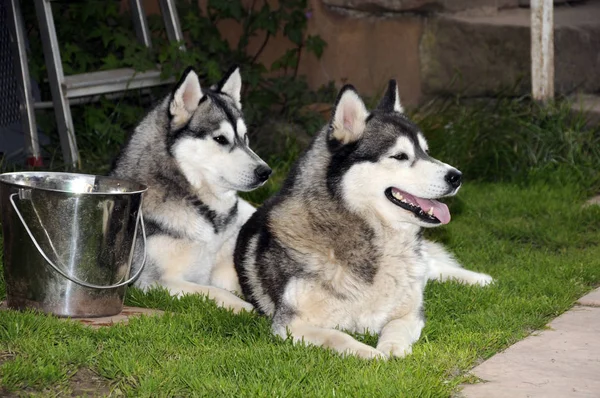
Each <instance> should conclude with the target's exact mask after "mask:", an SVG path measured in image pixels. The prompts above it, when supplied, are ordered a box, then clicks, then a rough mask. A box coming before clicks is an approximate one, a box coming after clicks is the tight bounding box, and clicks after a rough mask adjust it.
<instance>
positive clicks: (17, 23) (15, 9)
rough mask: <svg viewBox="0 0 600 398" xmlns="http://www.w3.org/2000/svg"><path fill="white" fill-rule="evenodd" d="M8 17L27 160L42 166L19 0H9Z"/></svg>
mask: <svg viewBox="0 0 600 398" xmlns="http://www.w3.org/2000/svg"><path fill="white" fill-rule="evenodd" d="M7 4H8V19H9V24H10V31H11V33H12V40H11V41H12V43H13V48H14V50H16V51H15V52H16V54H17V56H16V57H14V58H15V68H16V72H17V74H18V75H19V79H17V86H18V90H19V96H20V100H21V101H19V102H20V104H19V110H20V112H21V123H22V125H23V131H24V132H25V145H26V151H27V154H28V155H29V157H28V159H27V162H28V163H29V165H30V166H41V165H42V156H41V152H40V145H39V142H38V134H37V127H36V122H35V110H34V100H33V96H32V92H31V80H30V79H29V67H28V63H27V51H26V46H25V30H24V23H23V17H22V14H21V7H20V5H19V0H8V2H7Z"/></svg>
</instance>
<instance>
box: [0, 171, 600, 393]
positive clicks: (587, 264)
mask: <svg viewBox="0 0 600 398" xmlns="http://www.w3.org/2000/svg"><path fill="white" fill-rule="evenodd" d="M582 199H583V196H582V194H581V189H580V187H579V186H575V185H573V184H567V185H561V184H554V185H549V184H547V183H545V182H541V183H534V184H530V185H528V186H521V187H519V186H517V185H514V184H505V183H495V184H487V183H472V184H468V185H467V186H465V188H464V190H462V191H461V192H460V195H459V196H458V197H457V198H455V199H454V200H452V201H451V203H450V207H451V212H452V213H453V217H454V218H453V221H452V222H451V223H450V224H449V225H448V226H446V227H443V228H440V229H436V230H434V231H431V232H432V233H430V234H429V235H430V236H431V237H432V238H434V239H436V240H439V241H441V242H444V243H445V244H446V245H447V246H448V247H449V248H451V249H452V250H453V251H454V252H455V254H456V256H457V257H458V259H459V260H460V261H461V262H462V263H463V264H464V265H465V266H466V267H468V268H471V269H474V270H478V271H484V272H487V273H490V274H491V275H493V276H494V277H495V278H496V280H497V283H496V284H495V285H493V286H490V287H486V288H478V287H470V286H461V285H458V284H455V283H430V284H429V285H428V287H427V291H426V316H427V323H426V327H425V329H424V330H423V334H422V337H421V339H420V340H419V341H418V342H417V343H416V344H415V346H414V353H413V355H411V356H409V357H407V358H405V359H398V360H391V361H389V362H368V361H362V360H358V359H355V358H342V357H340V356H338V355H336V354H333V353H332V352H329V351H326V350H323V349H320V348H315V347H303V346H293V345H292V344H291V342H289V341H283V340H281V339H278V338H275V337H273V336H272V335H271V334H270V331H269V322H268V320H267V319H266V318H263V317H260V316H258V315H256V314H253V313H252V314H248V313H244V314H241V315H233V314H231V313H229V312H227V311H225V310H222V309H219V308H217V307H216V306H215V305H214V304H212V303H211V302H208V301H205V300H203V299H202V298H200V297H197V296H193V297H185V298H183V299H181V300H177V299H173V298H170V297H169V296H168V295H167V294H165V292H163V291H158V290H157V291H153V292H150V293H148V294H143V293H141V292H140V291H137V290H134V289H130V290H129V293H128V296H127V303H128V304H130V305H137V306H145V307H156V308H161V309H164V310H166V311H167V313H166V314H165V315H164V316H162V317H155V318H153V317H143V318H140V319H133V320H132V321H131V322H130V324H129V325H126V326H122V325H117V326H113V327H111V328H104V329H100V330H91V329H88V328H86V327H83V326H81V325H79V324H77V323H75V322H72V321H62V320H58V319H56V318H54V317H51V316H44V315H38V314H34V313H17V312H5V313H2V314H1V315H0V362H1V361H2V360H1V358H3V357H5V358H7V360H5V362H3V363H2V364H1V365H0V383H1V386H2V388H3V389H4V391H5V392H7V391H12V392H17V391H20V390H23V389H24V388H25V387H28V389H27V390H26V391H27V392H28V393H36V392H39V393H41V394H44V395H52V394H57V393H58V394H59V395H60V394H62V393H66V392H68V391H69V390H70V389H72V388H73V384H72V383H71V382H70V379H71V378H74V377H76V374H77V371H78V370H79V369H89V370H91V371H92V372H93V373H95V374H97V375H99V376H100V377H101V378H102V379H104V380H105V384H106V391H112V393H113V394H115V395H118V394H125V395H131V396H153V397H154V396H182V395H198V396H210V397H214V396H265V397H272V396H298V397H299V396H302V397H305V396H411V397H412V396H419V397H427V396H434V397H439V396H449V395H450V394H452V392H454V391H456V390H457V388H458V385H459V384H460V383H462V382H466V381H469V380H470V379H471V378H470V377H468V376H466V375H465V374H466V372H467V371H468V370H469V369H470V368H472V367H473V366H474V365H475V364H477V363H478V362H479V361H481V360H482V359H485V358H488V357H490V356H491V355H493V354H494V353H496V352H497V351H499V350H501V349H503V348H505V347H507V346H508V345H510V344H511V343H514V342H516V341H517V340H519V339H521V338H523V337H524V336H526V335H527V334H528V333H530V332H531V331H532V330H535V329H539V328H542V327H543V326H544V325H545V324H546V323H547V321H548V320H549V319H551V318H553V317H555V316H557V315H559V314H560V313H562V312H563V311H565V310H567V309H568V308H569V307H570V306H572V304H573V303H574V301H575V300H576V299H577V298H578V297H579V296H581V295H583V294H584V293H586V292H587V291H589V290H590V289H591V288H592V287H594V286H597V285H598V283H599V281H600V246H598V242H600V223H598V219H599V218H600V208H597V207H596V208H589V209H587V210H582V208H581V206H580V205H581V203H582ZM358 337H359V338H360V339H362V340H363V341H365V342H367V343H368V344H374V343H375V341H376V339H375V337H374V336H368V335H367V336H358ZM2 354H3V355H2ZM0 392H2V390H0Z"/></svg>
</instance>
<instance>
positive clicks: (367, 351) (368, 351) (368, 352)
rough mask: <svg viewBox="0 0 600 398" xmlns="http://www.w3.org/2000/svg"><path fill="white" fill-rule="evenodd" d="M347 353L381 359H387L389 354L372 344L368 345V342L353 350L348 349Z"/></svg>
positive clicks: (364, 357) (363, 357) (365, 357)
mask: <svg viewBox="0 0 600 398" xmlns="http://www.w3.org/2000/svg"><path fill="white" fill-rule="evenodd" d="M346 353H347V354H350V355H355V356H357V357H359V358H362V359H380V360H386V359H387V356H386V355H385V354H384V353H383V352H381V351H379V350H377V349H375V348H373V347H371V346H368V345H366V344H365V345H364V346H363V347H360V348H356V349H353V350H348V351H346Z"/></svg>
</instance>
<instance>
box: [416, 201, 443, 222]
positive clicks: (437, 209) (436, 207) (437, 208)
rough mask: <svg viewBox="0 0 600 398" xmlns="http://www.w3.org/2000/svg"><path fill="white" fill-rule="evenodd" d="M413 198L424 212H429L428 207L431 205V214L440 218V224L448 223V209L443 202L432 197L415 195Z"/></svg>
mask: <svg viewBox="0 0 600 398" xmlns="http://www.w3.org/2000/svg"><path fill="white" fill-rule="evenodd" d="M414 198H415V199H416V200H417V203H418V204H419V207H420V208H421V209H423V211H424V212H425V213H427V212H429V209H431V208H432V207H433V215H434V216H435V217H436V218H437V219H438V220H440V222H441V223H442V224H448V223H449V222H450V211H448V206H446V205H445V204H444V203H442V202H438V201H437V200H433V199H421V198H417V197H416V196H415V197H414Z"/></svg>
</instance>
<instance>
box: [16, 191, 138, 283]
mask: <svg viewBox="0 0 600 398" xmlns="http://www.w3.org/2000/svg"><path fill="white" fill-rule="evenodd" d="M21 194H22V193H21V190H19V193H13V194H12V195H10V197H9V199H10V203H11V204H12V207H13V209H15V211H16V212H17V216H19V219H20V220H21V223H22V224H23V227H25V230H26V231H27V234H28V235H29V238H31V241H32V242H33V244H34V245H35V247H36V248H37V249H38V252H40V254H41V255H42V257H44V259H45V260H46V262H48V264H50V266H51V267H52V268H54V270H55V271H56V272H58V273H59V274H61V275H62V276H64V277H65V278H67V279H68V280H70V281H71V282H74V283H76V284H78V285H80V286H83V287H89V288H92V289H115V288H117V287H121V286H125V285H128V284H130V283H131V282H133V281H134V280H136V279H137V277H138V276H140V274H141V273H142V271H143V270H144V266H145V265H146V254H147V253H146V247H147V246H146V228H144V216H143V215H142V209H141V207H140V210H139V216H138V218H139V221H140V224H141V226H142V238H143V241H144V258H143V260H142V265H141V266H140V269H139V270H138V272H136V274H135V275H134V276H133V277H131V278H129V279H128V280H126V281H125V282H121V283H117V284H116V285H110V286H102V285H94V284H92V283H87V282H84V281H82V280H80V279H78V278H76V277H74V276H71V275H69V274H67V273H66V272H64V271H63V270H61V269H60V268H59V267H57V266H56V264H54V262H52V260H50V258H48V256H47V255H46V253H44V250H42V248H41V247H40V245H39V243H38V242H37V240H36V239H35V238H34V237H33V234H32V233H31V230H30V229H29V227H28V226H27V222H25V219H24V218H23V216H22V215H21V212H20V211H19V209H18V208H17V205H16V204H15V201H14V199H13V197H14V196H19V198H20V197H21ZM25 195H26V194H25ZM133 248H135V240H134V242H133ZM132 261H133V256H130V259H129V269H131V262H132Z"/></svg>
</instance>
